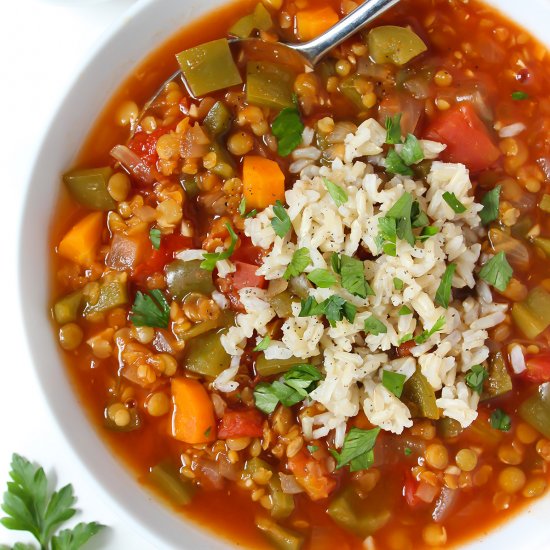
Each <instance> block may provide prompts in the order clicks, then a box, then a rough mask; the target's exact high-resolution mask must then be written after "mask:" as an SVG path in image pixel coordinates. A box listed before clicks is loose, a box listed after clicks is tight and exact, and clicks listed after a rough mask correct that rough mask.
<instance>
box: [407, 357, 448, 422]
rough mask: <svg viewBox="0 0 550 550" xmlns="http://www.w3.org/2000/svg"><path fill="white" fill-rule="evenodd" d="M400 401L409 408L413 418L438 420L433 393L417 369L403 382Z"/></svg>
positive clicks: (437, 410)
mask: <svg viewBox="0 0 550 550" xmlns="http://www.w3.org/2000/svg"><path fill="white" fill-rule="evenodd" d="M401 400H402V401H403V402H404V403H405V404H406V405H407V406H408V407H409V409H410V411H411V415H412V417H413V418H431V419H432V420H437V419H438V418H439V409H438V408H437V404H436V402H435V392H434V390H433V388H432V387H431V385H430V383H429V382H428V380H427V379H426V377H425V376H424V375H423V374H422V372H420V369H418V368H417V369H416V371H415V373H414V374H413V375H412V376H411V377H410V378H409V379H408V380H407V381H406V382H405V385H404V386H403V393H402V394H401Z"/></svg>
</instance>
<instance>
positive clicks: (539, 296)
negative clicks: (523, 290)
mask: <svg viewBox="0 0 550 550" xmlns="http://www.w3.org/2000/svg"><path fill="white" fill-rule="evenodd" d="M512 319H513V320H514V323H515V324H516V326H517V327H518V328H519V329H520V330H521V331H522V332H523V333H524V334H525V336H527V338H531V339H532V338H536V337H537V336H538V335H539V334H540V333H541V332H542V331H544V330H546V329H547V328H548V325H550V293H548V292H547V291H546V290H544V288H542V287H539V286H537V287H535V288H534V289H533V290H531V292H529V294H528V295H527V298H525V300H524V301H523V302H516V303H515V304H514V305H513V306H512Z"/></svg>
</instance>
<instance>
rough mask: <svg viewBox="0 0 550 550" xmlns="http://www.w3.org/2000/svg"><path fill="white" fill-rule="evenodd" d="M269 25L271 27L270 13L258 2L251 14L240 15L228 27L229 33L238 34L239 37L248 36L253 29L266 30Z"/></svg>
mask: <svg viewBox="0 0 550 550" xmlns="http://www.w3.org/2000/svg"><path fill="white" fill-rule="evenodd" d="M271 27H273V20H272V19H271V15H270V14H269V12H268V11H267V10H266V9H265V6H264V5H263V4H262V3H259V4H257V5H256V7H255V8H254V11H253V12H252V13H251V14H249V15H245V16H244V17H241V18H240V19H239V20H238V21H237V22H236V23H235V24H234V25H233V26H232V27H231V28H230V29H229V34H232V35H233V36H238V37H239V38H248V37H249V36H250V35H251V34H252V31H253V30H255V29H257V30H259V31H268V30H269V29H270V28H271Z"/></svg>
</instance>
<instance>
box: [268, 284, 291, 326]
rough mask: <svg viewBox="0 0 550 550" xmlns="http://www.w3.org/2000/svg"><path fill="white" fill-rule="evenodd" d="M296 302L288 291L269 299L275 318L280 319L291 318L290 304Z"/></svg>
mask: <svg viewBox="0 0 550 550" xmlns="http://www.w3.org/2000/svg"><path fill="white" fill-rule="evenodd" d="M296 301H297V299H296V298H295V297H294V296H293V294H292V293H291V292H289V291H288V290H285V291H283V292H281V293H280V294H277V295H275V296H273V297H271V298H270V299H269V303H270V304H271V307H272V308H273V309H274V310H275V313H276V314H277V317H281V318H282V319H286V318H288V317H292V302H296Z"/></svg>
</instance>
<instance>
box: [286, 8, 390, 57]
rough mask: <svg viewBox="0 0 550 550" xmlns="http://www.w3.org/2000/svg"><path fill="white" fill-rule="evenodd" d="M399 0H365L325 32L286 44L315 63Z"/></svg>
mask: <svg viewBox="0 0 550 550" xmlns="http://www.w3.org/2000/svg"><path fill="white" fill-rule="evenodd" d="M397 2H399V0H366V1H365V2H364V3H363V4H361V5H360V6H359V7H357V8H355V9H354V10H353V11H352V12H351V13H350V14H349V15H347V16H346V17H344V19H342V20H341V21H339V22H338V23H336V25H334V26H332V27H331V28H330V29H328V30H327V31H326V32H324V33H323V34H321V35H320V36H318V37H317V38H314V39H313V40H310V41H309V42H304V43H303V44H287V46H289V47H290V48H292V49H293V50H295V51H297V52H299V53H301V54H302V55H303V56H304V57H305V58H306V59H307V60H308V61H309V62H310V63H311V64H312V65H315V64H316V63H317V61H319V59H321V57H323V56H324V55H325V54H326V53H327V52H328V51H329V50H331V49H332V48H334V47H335V46H338V44H341V43H342V42H343V41H344V40H346V38H349V37H350V36H351V35H352V34H354V33H356V32H357V31H359V30H361V29H362V28H363V27H364V26H365V25H366V24H367V23H368V22H369V21H371V20H372V19H374V18H375V17H377V16H378V15H380V14H381V13H383V12H385V11H386V10H387V9H389V8H391V7H392V6H393V5H394V4H397Z"/></svg>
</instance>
